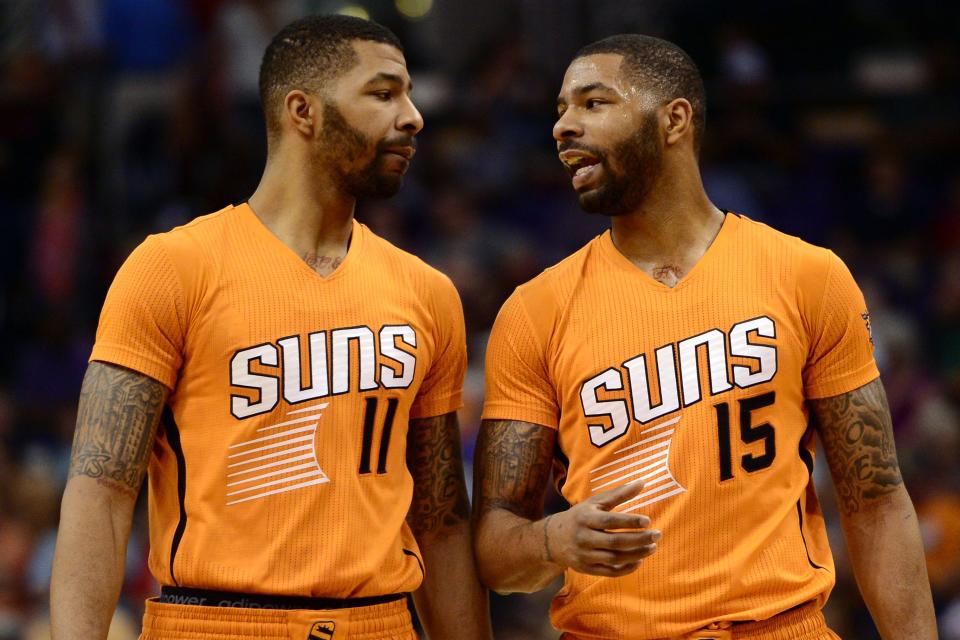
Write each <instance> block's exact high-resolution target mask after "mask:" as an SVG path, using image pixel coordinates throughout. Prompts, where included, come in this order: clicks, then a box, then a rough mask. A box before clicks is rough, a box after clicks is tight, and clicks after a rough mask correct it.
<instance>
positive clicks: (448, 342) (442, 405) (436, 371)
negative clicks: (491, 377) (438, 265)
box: [410, 276, 467, 418]
mask: <svg viewBox="0 0 960 640" xmlns="http://www.w3.org/2000/svg"><path fill="white" fill-rule="evenodd" d="M433 295H434V296H435V297H434V302H435V306H434V314H435V317H436V333H437V338H436V344H437V346H436V352H435V355H434V358H433V361H432V362H431V363H430V369H429V370H428V371H427V375H426V376H425V377H424V379H423V382H422V383H421V385H420V390H419V391H418V393H417V397H416V399H415V400H414V401H413V405H412V406H411V407H410V417H411V418H429V417H433V416H440V415H443V414H446V413H450V412H451V411H456V410H457V409H459V408H460V407H461V406H463V378H464V375H465V374H466V371H467V337H466V329H465V328H464V321H463V306H462V305H461V304H460V295H459V294H458V293H457V289H456V287H454V286H453V283H452V282H451V281H450V280H449V278H447V277H446V276H444V277H443V280H442V286H440V287H438V290H437V291H435V292H434V294H433Z"/></svg>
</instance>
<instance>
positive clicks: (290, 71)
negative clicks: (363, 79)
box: [260, 15, 403, 135]
mask: <svg viewBox="0 0 960 640" xmlns="http://www.w3.org/2000/svg"><path fill="white" fill-rule="evenodd" d="M354 40H366V41H369V42H382V43H385V44H389V45H391V46H394V47H396V48H397V49H399V50H400V51H401V52H402V51H403V45H401V44H400V40H399V39H398V38H397V36H396V35H394V33H393V32H392V31H390V30H389V29H387V28H386V27H384V26H383V25H381V24H378V23H376V22H373V21H372V20H362V19H360V18H354V17H351V16H343V15H314V16H307V17H306V18H301V19H299V20H295V21H294V22H291V23H290V24H288V25H287V26H285V27H284V28H283V29H281V30H280V31H279V32H278V33H277V35H275V36H274V37H273V40H271V41H270V44H269V45H267V50H266V51H265V52H264V54H263V62H261V64H260V104H261V106H262V107H263V115H264V118H265V119H266V122H267V133H268V135H272V134H275V133H276V132H277V131H278V130H279V111H280V104H281V102H282V101H283V98H284V97H285V96H286V95H287V93H289V92H290V91H292V90H293V89H304V90H309V91H321V90H322V89H323V88H324V85H326V84H327V83H329V82H330V81H331V80H334V79H336V78H338V77H339V76H340V75H341V74H343V73H344V72H346V71H349V70H350V69H352V68H353V66H354V65H355V64H357V54H356V51H354V49H353V44H352V42H353V41H354Z"/></svg>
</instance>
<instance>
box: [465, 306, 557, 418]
mask: <svg viewBox="0 0 960 640" xmlns="http://www.w3.org/2000/svg"><path fill="white" fill-rule="evenodd" d="M483 419H484V420H522V421H524V422H530V423H533V424H539V425H543V426H545V427H550V428H552V429H556V428H558V426H559V424H560V405H559V403H558V402H557V394H556V391H555V390H554V388H553V385H552V384H551V383H550V378H549V375H548V371H547V364H546V353H545V349H544V346H543V344H542V341H541V340H540V338H539V337H538V335H537V332H536V331H535V328H534V324H533V322H532V320H531V317H530V314H529V313H528V311H527V309H526V307H525V306H524V301H523V298H522V295H521V293H520V292H519V291H515V292H514V293H513V295H512V296H510V297H509V298H508V299H507V301H506V302H505V303H504V304H503V307H502V308H501V309H500V313H499V314H497V319H496V321H495V322H494V324H493V329H492V331H491V332H490V340H489V341H488V343H487V358H486V399H485V401H484V405H483Z"/></svg>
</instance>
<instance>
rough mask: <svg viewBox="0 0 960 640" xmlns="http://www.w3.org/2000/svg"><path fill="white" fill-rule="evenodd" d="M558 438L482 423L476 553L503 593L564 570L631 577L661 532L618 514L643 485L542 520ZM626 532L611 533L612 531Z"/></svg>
mask: <svg viewBox="0 0 960 640" xmlns="http://www.w3.org/2000/svg"><path fill="white" fill-rule="evenodd" d="M556 439H557V432H556V430H555V429H550V428H548V427H544V426H541V425H536V424H530V423H528V422H519V421H512V420H484V422H483V426H482V427H481V431H480V437H479V439H478V441H477V449H476V461H475V468H474V505H473V516H474V527H475V535H476V539H475V542H474V547H475V550H476V555H477V563H478V565H479V569H480V577H481V579H482V580H483V582H484V584H487V585H489V586H490V587H491V588H493V589H495V590H496V591H499V592H513V591H524V592H532V591H539V590H540V589H543V588H544V587H546V586H547V585H548V584H550V583H551V582H552V581H553V580H554V579H555V578H556V577H557V576H559V575H560V574H561V573H562V572H563V571H564V569H567V568H571V569H574V570H576V571H579V572H581V573H588V574H591V575H597V576H622V575H626V574H628V573H631V572H633V571H634V570H636V568H637V567H638V566H639V565H640V562H641V561H642V559H643V558H645V557H646V556H648V555H650V554H651V553H653V552H654V551H655V550H656V544H655V543H656V541H657V540H658V539H659V538H660V533H659V532H657V531H653V530H650V529H647V528H646V527H649V526H650V519H649V518H647V517H646V516H643V515H636V514H626V513H616V512H613V511H611V510H612V509H613V508H614V507H616V506H617V505H619V504H621V503H623V502H625V501H626V500H629V499H630V498H632V497H634V496H635V495H637V494H638V493H640V491H641V489H643V483H642V482H635V483H630V484H626V485H622V486H619V487H616V488H614V489H611V490H609V491H604V492H602V493H598V494H596V495H594V496H591V497H590V498H588V499H587V500H584V501H583V502H580V503H579V504H576V505H574V506H572V507H571V508H570V509H568V510H567V511H564V512H561V513H557V514H553V515H550V516H547V517H546V518H543V501H544V496H545V493H546V488H547V482H548V481H549V478H550V466H551V463H552V460H553V451H554V447H555V446H556ZM613 529H616V530H620V531H618V532H616V533H612V532H611V531H610V530H613Z"/></svg>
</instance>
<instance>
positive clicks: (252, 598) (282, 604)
mask: <svg viewBox="0 0 960 640" xmlns="http://www.w3.org/2000/svg"><path fill="white" fill-rule="evenodd" d="M406 597H407V594H405V593H391V594H388V595H385V596H371V597H367V598H310V597H307V596H275V595H267V594H263V593H234V592H232V591H212V590H210V589H189V588H187V587H162V588H161V589H160V602H163V603H164V604H188V605H193V606H200V607H240V608H242V609H312V610H321V609H351V608H354V607H369V606H371V605H375V604H384V603H387V602H396V601H397V600H403V599H404V598H406Z"/></svg>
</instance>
